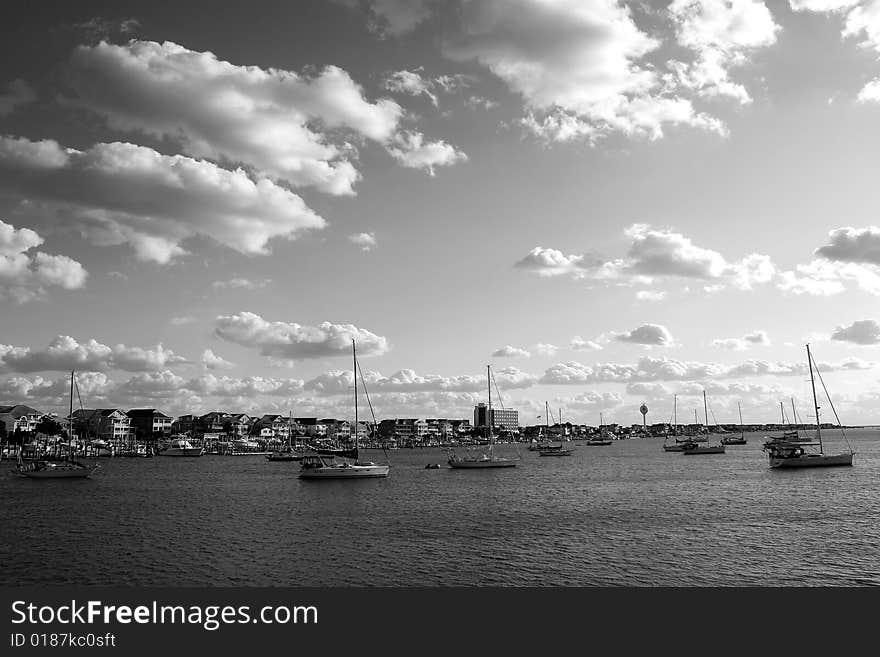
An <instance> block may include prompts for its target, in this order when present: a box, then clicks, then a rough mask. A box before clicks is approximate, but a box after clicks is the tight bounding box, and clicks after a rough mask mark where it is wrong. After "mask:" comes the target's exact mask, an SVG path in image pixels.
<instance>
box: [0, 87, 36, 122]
mask: <svg viewBox="0 0 880 657" xmlns="http://www.w3.org/2000/svg"><path fill="white" fill-rule="evenodd" d="M36 99H37V94H35V93H34V90H33V89H31V87H30V85H29V84H28V83H27V82H25V81H24V80H20V79H16V80H13V81H12V82H10V83H9V84H7V85H6V92H5V93H0V117H4V116H9V115H10V114H12V112H13V111H15V108H17V107H23V106H24V105H29V104H30V103H32V102H34V101H35V100H36Z"/></svg>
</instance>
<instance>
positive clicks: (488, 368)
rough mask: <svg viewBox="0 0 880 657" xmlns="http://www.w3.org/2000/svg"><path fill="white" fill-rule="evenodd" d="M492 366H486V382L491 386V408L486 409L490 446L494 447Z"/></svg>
mask: <svg viewBox="0 0 880 657" xmlns="http://www.w3.org/2000/svg"><path fill="white" fill-rule="evenodd" d="M491 368H492V366H491V365H486V382H487V383H488V385H489V407H488V408H487V409H486V424H487V425H488V427H489V445H490V446H491V445H492V369H491Z"/></svg>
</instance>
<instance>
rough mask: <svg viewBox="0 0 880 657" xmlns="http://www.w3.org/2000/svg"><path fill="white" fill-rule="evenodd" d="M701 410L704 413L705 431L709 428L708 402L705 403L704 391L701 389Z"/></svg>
mask: <svg viewBox="0 0 880 657" xmlns="http://www.w3.org/2000/svg"><path fill="white" fill-rule="evenodd" d="M703 412H704V413H705V414H706V431H708V430H709V404H708V403H706V391H705V390H704V391H703Z"/></svg>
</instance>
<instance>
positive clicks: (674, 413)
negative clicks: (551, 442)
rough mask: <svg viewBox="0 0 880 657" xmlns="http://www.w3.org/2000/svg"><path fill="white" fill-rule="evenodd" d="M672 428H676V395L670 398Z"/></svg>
mask: <svg viewBox="0 0 880 657" xmlns="http://www.w3.org/2000/svg"><path fill="white" fill-rule="evenodd" d="M672 426H673V428H674V429H675V428H678V395H673V396H672Z"/></svg>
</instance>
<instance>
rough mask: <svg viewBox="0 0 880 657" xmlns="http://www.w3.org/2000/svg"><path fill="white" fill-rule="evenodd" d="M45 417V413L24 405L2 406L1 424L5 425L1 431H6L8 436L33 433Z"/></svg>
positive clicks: (0, 407)
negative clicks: (17, 432) (18, 432)
mask: <svg viewBox="0 0 880 657" xmlns="http://www.w3.org/2000/svg"><path fill="white" fill-rule="evenodd" d="M43 417H44V414H43V413H40V411H38V410H37V409H35V408H31V407H30V406H25V405H24V404H16V405H14V406H0V424H2V425H3V426H2V427H0V431H3V430H5V432H6V434H7V435H12V434H13V433H15V432H16V431H20V432H22V433H33V432H34V431H36V430H37V425H38V424H39V423H40V420H42V419H43Z"/></svg>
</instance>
